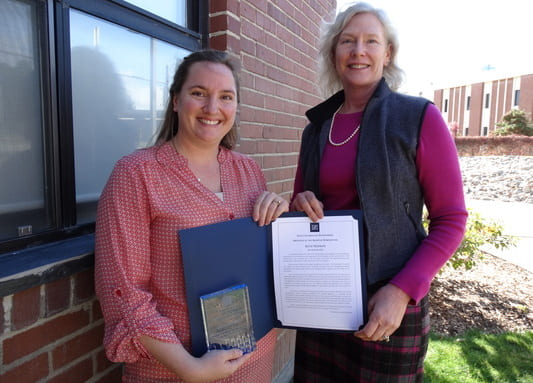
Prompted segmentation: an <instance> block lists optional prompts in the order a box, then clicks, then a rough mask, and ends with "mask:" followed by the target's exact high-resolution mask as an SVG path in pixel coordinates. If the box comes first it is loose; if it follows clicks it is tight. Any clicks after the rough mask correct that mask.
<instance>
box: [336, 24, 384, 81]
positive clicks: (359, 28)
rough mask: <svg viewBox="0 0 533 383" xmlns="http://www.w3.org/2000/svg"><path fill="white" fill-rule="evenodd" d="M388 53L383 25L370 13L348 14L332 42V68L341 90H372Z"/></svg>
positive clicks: (378, 78) (381, 72)
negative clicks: (336, 38) (334, 43)
mask: <svg viewBox="0 0 533 383" xmlns="http://www.w3.org/2000/svg"><path fill="white" fill-rule="evenodd" d="M390 56H391V48H390V44H389V43H388V42H387V39H386V37H385V31H384V29H383V25H382V24H381V22H380V21H379V19H378V18H377V17H376V16H374V15H373V14H372V13H359V14H357V15H355V16H354V17H352V19H351V20H350V21H349V22H348V23H347V24H346V26H345V27H344V29H343V30H342V32H341V33H340V35H339V38H338V41H337V44H336V45H335V55H334V57H335V69H336V71H337V74H338V75H339V78H340V80H341V82H342V84H343V87H344V89H345V90H349V89H350V88H368V89H373V88H375V87H376V86H377V84H378V82H379V81H380V80H381V78H382V76H383V68H384V67H385V66H386V65H388V63H389V61H390Z"/></svg>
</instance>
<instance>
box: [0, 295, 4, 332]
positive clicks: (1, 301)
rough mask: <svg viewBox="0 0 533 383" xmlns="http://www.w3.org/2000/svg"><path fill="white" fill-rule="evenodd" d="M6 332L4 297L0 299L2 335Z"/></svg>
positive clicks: (0, 327) (0, 330)
mask: <svg viewBox="0 0 533 383" xmlns="http://www.w3.org/2000/svg"><path fill="white" fill-rule="evenodd" d="M3 333H4V298H3V297H2V299H0V335H2V334H3Z"/></svg>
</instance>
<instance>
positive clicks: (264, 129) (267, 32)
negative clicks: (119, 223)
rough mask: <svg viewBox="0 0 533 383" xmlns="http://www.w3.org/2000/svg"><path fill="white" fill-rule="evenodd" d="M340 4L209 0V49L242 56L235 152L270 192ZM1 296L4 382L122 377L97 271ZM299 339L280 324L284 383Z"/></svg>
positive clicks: (295, 138) (278, 366)
mask: <svg viewBox="0 0 533 383" xmlns="http://www.w3.org/2000/svg"><path fill="white" fill-rule="evenodd" d="M335 7H336V1H335V0H308V1H296V0H273V1H267V0H257V1H256V0H254V1H238V0H216V1H213V0H212V1H210V9H209V12H210V22H209V31H210V37H209V44H210V46H211V47H212V48H216V49H221V50H227V51H229V52H231V53H233V54H234V55H235V56H236V57H237V58H238V59H239V61H240V62H241V63H242V71H241V72H242V76H241V90H242V93H241V106H240V137H241V139H240V143H239V146H238V147H237V150H238V151H241V152H243V153H245V154H248V155H250V156H251V157H253V158H254V159H255V160H256V161H257V162H258V163H259V164H260V165H261V167H262V168H263V170H264V172H265V176H266V179H267V182H268V187H269V189H270V190H272V191H276V192H278V193H281V194H282V195H283V196H284V197H285V198H287V199H288V198H290V194H291V191H292V187H293V178H294V173H295V171H296V163H297V157H298V151H299V146H300V137H301V132H302V129H303V127H304V126H305V124H306V119H305V117H304V112H305V110H307V109H308V108H309V107H311V106H312V105H314V104H316V103H317V102H319V101H320V98H319V97H318V92H317V91H316V89H315V84H316V80H317V78H316V70H315V68H316V57H317V56H318V53H317V43H318V40H317V39H318V36H319V28H320V23H321V21H322V19H323V17H324V15H330V14H332V12H333V11H334V9H335ZM1 300H2V304H1V305H0V318H3V320H0V358H1V364H0V382H1V383H12V382H17V383H24V382H54V383H59V382H83V381H87V382H90V383H95V382H102V383H103V382H118V381H120V375H121V368H120V367H121V366H120V365H118V364H112V363H110V362H109V361H108V360H107V359H106V357H105V354H104V350H103V347H102V337H103V319H102V315H101V312H100V308H99V305H98V302H97V300H96V299H95V297H94V285H93V270H92V269H90V270H88V271H84V272H81V273H77V274H74V275H72V276H66V277H64V278H63V279H59V280H57V281H54V282H52V283H49V284H44V285H40V286H37V287H34V288H31V289H28V290H25V291H20V292H17V293H15V294H12V295H8V296H5V297H2V298H1ZM294 338H295V334H294V331H291V330H278V341H277V346H276V360H275V364H274V371H273V380H275V381H276V382H286V381H288V379H290V366H291V360H292V358H293V354H294ZM288 367H289V368H288ZM288 374H289V375H288Z"/></svg>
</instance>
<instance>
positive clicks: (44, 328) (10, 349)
mask: <svg viewBox="0 0 533 383" xmlns="http://www.w3.org/2000/svg"><path fill="white" fill-rule="evenodd" d="M88 324H89V312H88V311H85V310H79V311H76V312H74V313H70V314H66V315H63V316H60V317H58V318H55V319H53V320H50V321H48V322H45V323H43V324H42V325H40V326H37V327H34V328H32V329H30V330H27V331H24V332H22V333H20V334H17V335H15V336H13V337H11V338H7V339H5V340H4V364H9V363H11V362H13V361H15V360H17V359H19V358H21V357H23V356H24V355H28V354H30V353H32V352H34V351H36V350H38V349H40V348H42V347H44V346H46V345H48V344H50V343H52V342H55V341H56V340H58V339H61V338H62V337H64V336H66V335H68V334H70V333H72V332H74V331H76V330H79V329H80V328H83V327H85V326H87V325H88Z"/></svg>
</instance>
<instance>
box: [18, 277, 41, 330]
mask: <svg viewBox="0 0 533 383" xmlns="http://www.w3.org/2000/svg"><path fill="white" fill-rule="evenodd" d="M40 310H41V292H40V286H37V287H33V288H31V289H28V290H24V291H21V292H19V293H16V294H15V295H14V296H13V306H12V308H11V329H12V330H19V329H22V328H24V327H27V326H29V325H31V324H33V323H35V322H37V320H38V319H39V315H40Z"/></svg>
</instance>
